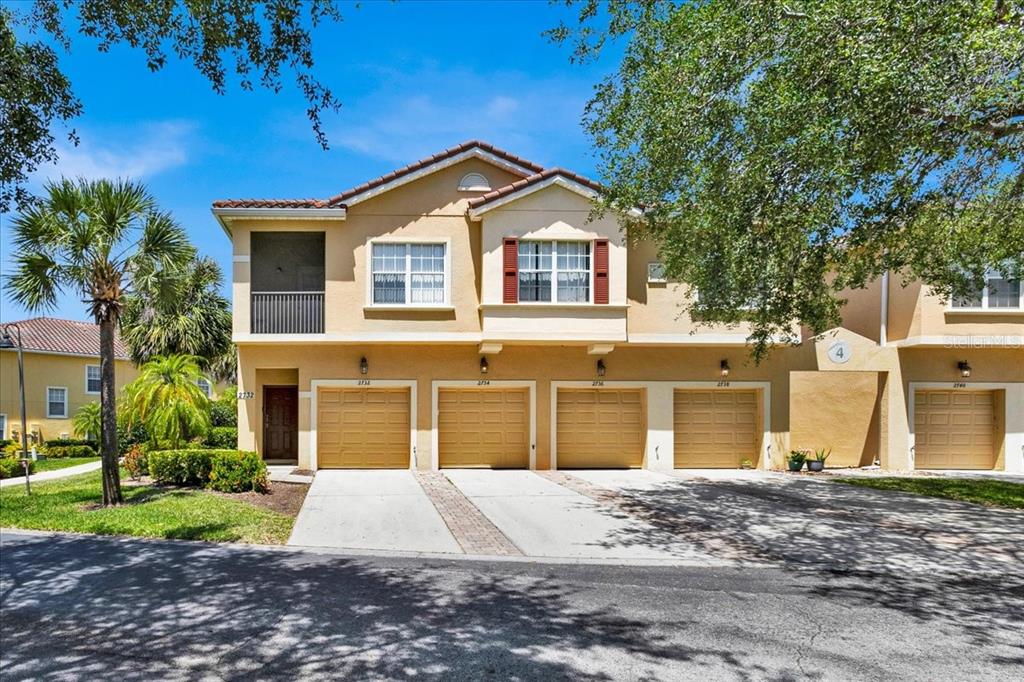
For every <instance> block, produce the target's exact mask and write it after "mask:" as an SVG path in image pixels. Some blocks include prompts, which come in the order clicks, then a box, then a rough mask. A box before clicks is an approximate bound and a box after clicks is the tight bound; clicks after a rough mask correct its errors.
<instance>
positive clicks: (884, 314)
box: [878, 270, 889, 346]
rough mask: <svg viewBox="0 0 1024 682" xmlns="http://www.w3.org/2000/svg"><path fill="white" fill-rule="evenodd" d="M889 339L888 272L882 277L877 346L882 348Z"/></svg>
mask: <svg viewBox="0 0 1024 682" xmlns="http://www.w3.org/2000/svg"><path fill="white" fill-rule="evenodd" d="M888 337H889V271H888V270H886V271H885V273H884V274H883V275H882V305H881V307H880V310H879V320H878V345H880V346H884V345H886V342H887V341H888Z"/></svg>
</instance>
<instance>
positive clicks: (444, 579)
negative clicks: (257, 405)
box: [0, 537, 764, 680]
mask: <svg viewBox="0 0 1024 682" xmlns="http://www.w3.org/2000/svg"><path fill="white" fill-rule="evenodd" d="M3 562H4V581H3V588H4V589H3V595H2V599H3V602H4V605H5V606H4V617H3V619H2V625H0V627H2V631H3V632H2V637H3V642H4V647H3V654H2V655H3V658H4V663H5V673H4V677H5V678H6V679H15V678H23V677H32V678H46V677H61V678H77V679H97V678H117V679H165V678H173V677H180V678H190V679H194V678H197V677H204V676H213V677H222V678H239V677H245V676H255V677H257V678H260V679H266V678H275V677H287V678H297V677H318V676H323V677H330V678H335V679H338V678H345V679H368V678H372V679H380V678H386V679H395V678H409V677H418V678H420V679H423V678H429V679H436V678H453V677H454V678H457V679H474V680H477V679H483V678H494V679H544V680H551V679H568V678H572V679H576V680H606V679H611V676H610V675H609V674H607V673H604V672H600V671H599V670H600V667H601V666H600V664H599V663H595V660H596V659H598V658H599V657H600V656H602V655H604V656H607V655H608V652H616V653H618V654H621V655H623V656H624V657H628V658H627V660H629V661H631V664H630V665H633V666H635V670H636V671H637V675H636V676H637V677H653V676H652V675H650V674H646V673H644V672H643V671H645V670H653V669H658V670H661V671H662V674H664V671H668V670H671V669H672V666H674V665H679V664H681V663H682V662H685V661H691V662H693V661H697V664H699V665H715V666H719V667H725V668H729V669H732V670H733V671H734V672H735V673H736V674H737V675H739V676H743V675H749V674H754V675H759V672H758V669H757V668H756V667H748V668H744V667H743V666H742V665H741V663H740V662H739V660H738V659H737V658H736V656H735V655H734V653H733V650H731V649H729V647H723V648H722V649H721V650H714V649H695V648H689V647H686V646H681V645H680V644H679V643H678V641H676V642H670V641H669V640H668V639H667V633H668V632H670V631H676V632H678V631H679V630H680V629H682V630H685V629H686V628H687V627H689V626H690V625H691V623H688V622H660V623H658V624H657V625H656V626H654V625H650V624H646V623H643V622H640V621H636V620H633V619H631V618H628V617H625V616H623V615H622V613H621V612H620V611H619V610H618V609H614V608H608V607H598V608H585V609H581V608H580V607H577V606H574V605H573V604H572V603H571V602H570V599H571V597H572V594H573V588H569V587H567V586H566V585H565V583H564V582H558V581H556V580H555V579H553V578H551V577H545V573H547V571H546V570H544V571H534V572H533V573H534V575H532V576H531V575H530V574H529V572H522V573H520V572H519V571H516V569H515V568H512V569H510V570H508V571H503V572H499V573H496V574H494V575H488V574H486V573H481V572H478V571H476V570H455V571H444V572H442V571H439V570H430V568H429V567H426V568H424V567H423V565H422V564H412V563H405V564H402V563H399V565H398V566H397V567H392V566H383V567H381V566H371V565H369V564H367V563H366V562H361V561H357V560H351V559H345V558H340V557H332V556H326V555H316V554H304V553H299V554H297V553H291V552H275V551H265V550H255V549H253V550H246V549H244V548H232V549H230V550H229V551H225V549H224V548H222V547H216V546H211V545H202V544H195V545H188V544H186V543H182V544H175V543H160V542H142V541H136V540H127V539H125V540H110V539H99V538H85V537H83V538H62V537H45V538H38V539H35V538H32V539H25V538H20V539H18V541H17V542H14V543H7V546H5V548H4V557H3ZM697 659H699V661H698V660H697ZM763 672H764V671H761V673H760V674H763Z"/></svg>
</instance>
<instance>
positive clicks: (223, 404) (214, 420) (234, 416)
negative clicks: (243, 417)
mask: <svg viewBox="0 0 1024 682" xmlns="http://www.w3.org/2000/svg"><path fill="white" fill-rule="evenodd" d="M210 424H212V425H213V426H234V427H237V426H238V397H237V392H236V390H235V387H234V386H228V387H227V389H225V390H224V393H222V394H221V396H220V397H219V398H217V399H216V400H214V401H212V402H211V403H210Z"/></svg>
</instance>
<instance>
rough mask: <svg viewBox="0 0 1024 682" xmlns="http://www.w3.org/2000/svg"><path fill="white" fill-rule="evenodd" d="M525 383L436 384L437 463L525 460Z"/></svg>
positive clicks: (495, 465) (512, 464) (515, 464)
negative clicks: (517, 385)
mask: <svg viewBox="0 0 1024 682" xmlns="http://www.w3.org/2000/svg"><path fill="white" fill-rule="evenodd" d="M529 405H530V400H529V389H526V388H509V389H505V388H481V389H476V388H472V389H469V388H442V389H439V390H438V392H437V410H438V412H437V443H438V462H439V464H440V466H441V467H480V468H490V469H516V468H519V469H525V468H527V467H529V465H530V412H529Z"/></svg>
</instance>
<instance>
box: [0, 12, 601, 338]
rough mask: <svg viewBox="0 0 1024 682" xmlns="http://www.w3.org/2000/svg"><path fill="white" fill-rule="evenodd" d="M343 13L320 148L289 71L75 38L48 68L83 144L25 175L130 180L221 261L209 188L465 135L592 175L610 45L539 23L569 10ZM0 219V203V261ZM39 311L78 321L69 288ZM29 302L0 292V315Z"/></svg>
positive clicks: (305, 190) (328, 180)
mask: <svg viewBox="0 0 1024 682" xmlns="http://www.w3.org/2000/svg"><path fill="white" fill-rule="evenodd" d="M342 12H343V14H344V21H343V22H342V23H340V24H331V25H324V26H321V27H320V28H318V29H317V30H316V31H315V33H314V48H315V56H316V61H317V65H316V74H317V76H318V78H319V79H320V80H321V82H323V83H324V84H326V85H327V86H328V87H330V88H331V89H332V90H333V91H334V93H335V95H336V96H337V97H338V98H339V99H340V100H341V102H342V108H341V111H340V112H339V113H337V114H325V117H324V129H325V131H326V133H327V135H328V138H329V142H330V145H331V149H330V150H329V151H326V152H325V151H323V150H321V149H320V147H319V146H318V145H317V143H316V141H315V139H314V137H313V134H312V130H311V128H310V125H309V121H308V119H307V118H306V114H305V110H306V104H305V101H304V99H303V98H302V97H301V95H300V94H299V93H298V91H297V90H296V89H295V88H294V87H292V86H291V83H290V80H289V78H290V77H289V75H287V74H286V75H284V80H285V86H286V87H285V88H284V90H282V92H280V93H278V94H276V95H275V94H273V93H271V92H269V91H266V90H255V91H253V92H245V91H242V90H241V89H240V88H239V87H238V85H237V81H232V82H231V83H230V86H229V89H228V92H227V94H226V95H223V96H221V95H217V94H215V93H214V92H213V90H212V88H211V87H210V85H209V83H208V82H207V81H206V80H205V79H204V78H203V77H201V76H200V75H199V74H198V73H197V72H196V71H195V70H194V69H193V68H192V66H191V64H188V63H182V62H179V61H175V60H173V59H172V60H170V61H169V63H168V65H167V66H166V67H165V68H164V69H163V70H162V71H159V72H156V73H152V72H150V71H149V69H148V68H147V67H146V63H145V58H144V55H143V54H142V53H141V52H138V51H134V50H131V49H130V48H116V49H113V50H111V51H110V52H108V53H100V52H99V51H98V50H97V49H96V43H95V41H93V40H91V39H87V38H84V37H81V36H78V37H76V39H75V40H74V43H73V45H72V51H71V53H70V54H63V55H62V57H61V66H62V68H63V69H64V70H65V73H67V75H68V76H69V77H70V78H71V81H72V84H73V87H74V90H75V93H76V94H77V96H78V97H79V99H81V101H82V104H83V106H84V113H83V115H82V116H81V117H80V118H78V119H76V120H75V121H74V123H73V125H74V127H75V129H76V130H77V132H78V134H79V136H80V138H81V144H80V145H79V146H78V147H72V146H70V145H68V144H67V143H65V142H63V140H64V139H65V138H64V135H63V133H61V134H59V135H58V142H59V148H60V150H61V156H62V158H61V161H60V163H58V164H57V165H56V166H48V167H45V168H43V169H41V170H40V172H39V173H37V174H36V175H35V176H34V177H33V189H34V190H38V189H39V188H40V187H41V186H42V183H43V182H44V181H45V180H46V179H47V178H49V177H60V176H61V175H62V174H63V175H67V176H78V175H85V176H88V177H104V176H106V177H113V176H121V177H132V178H135V179H141V180H143V181H145V182H146V184H147V185H148V186H149V188H150V189H151V191H152V192H153V193H154V194H155V196H156V197H157V199H158V201H159V202H160V205H161V207H163V208H165V209H168V210H170V211H171V212H172V213H173V214H174V216H175V217H176V218H177V220H178V221H179V222H180V223H181V224H182V225H183V226H185V228H186V229H187V230H188V232H189V234H190V235H191V237H192V240H193V242H194V243H195V244H196V246H197V247H198V248H199V250H200V251H201V252H202V253H205V254H208V255H210V256H212V257H213V258H215V259H216V260H217V261H218V262H220V263H221V265H222V267H223V268H224V270H225V273H226V274H229V273H230V268H229V267H228V266H229V265H230V254H231V250H230V243H229V242H228V240H227V238H226V237H225V236H224V234H223V232H221V230H220V228H219V227H218V226H217V223H216V222H215V221H214V219H213V216H211V215H210V210H209V209H210V203H211V202H212V201H213V200H214V199H225V198H240V197H309V196H315V197H325V196H329V195H332V194H335V193H337V192H339V191H341V190H343V189H345V188H347V187H350V186H352V185H356V184H359V183H361V182H363V181H364V180H367V179H370V178H372V177H375V176H377V175H380V174H382V173H385V172H387V171H389V170H391V169H393V168H396V167H399V166H402V165H405V164H407V163H409V162H411V161H414V160H416V159H418V158H421V157H423V156H426V155H429V154H432V153H435V152H437V151H440V150H442V149H444V148H446V147H449V146H452V145H454V144H457V143H459V142H461V141H463V140H466V139H470V138H481V139H485V140H487V141H489V142H491V143H493V144H495V145H498V146H499V147H503V148H505V149H508V150H509V151H511V152H513V153H516V154H518V155H520V156H524V157H526V158H529V159H531V160H533V161H536V162H538V163H541V164H543V165H560V166H565V167H568V168H571V169H573V170H575V171H577V172H579V173H582V174H584V175H594V172H595V171H594V167H595V162H594V158H593V154H592V151H591V149H590V146H589V143H588V140H587V137H586V135H585V134H584V132H583V130H582V129H581V127H580V119H581V115H582V112H583V107H584V105H585V104H586V102H587V100H588V99H589V98H590V96H591V94H592V92H593V88H594V86H595V85H596V84H597V83H598V82H599V80H600V79H601V77H602V76H603V75H605V74H606V73H607V72H608V71H609V70H610V69H611V68H614V65H615V64H614V54H611V53H610V54H608V55H606V56H605V58H604V59H602V61H600V62H598V63H596V64H588V65H583V66H581V65H578V64H570V63H569V59H568V57H569V48H568V47H560V46H557V45H552V44H550V43H549V42H548V41H547V39H545V38H544V37H543V36H542V35H541V32H542V31H544V30H545V29H548V28H551V27H553V26H555V25H556V24H557V23H558V21H559V19H560V18H562V17H570V18H571V14H570V13H571V10H566V9H565V8H563V7H561V6H553V5H549V4H548V3H547V2H511V3H499V2H493V3H479V4H477V3H474V4H470V3H465V2H454V3H431V2H412V1H410V2H397V3H391V2H368V3H363V4H362V5H361V6H360V7H358V8H355V7H352V6H351V5H344V6H343V7H342ZM9 219H10V216H0V222H2V237H0V246H2V248H3V259H2V265H0V268H2V271H3V273H4V274H8V273H9V272H10V269H11V265H10V261H9V260H8V259H9V257H10V254H11V246H10V230H9ZM225 294H227V287H225ZM50 314H53V315H56V316H59V317H67V318H71V319H86V314H85V307H84V305H83V304H82V303H81V302H80V301H79V300H78V297H77V296H74V295H71V296H65V297H64V299H63V300H62V301H61V302H60V304H59V306H58V308H57V309H56V310H55V311H54V312H52V313H50ZM28 316H30V313H28V312H26V311H24V310H22V309H20V308H19V307H18V306H16V305H15V304H13V303H11V302H10V301H9V300H8V298H7V296H6V292H5V294H4V296H3V303H2V311H0V319H3V320H5V321H7V320H14V319H21V318H23V317H28Z"/></svg>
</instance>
